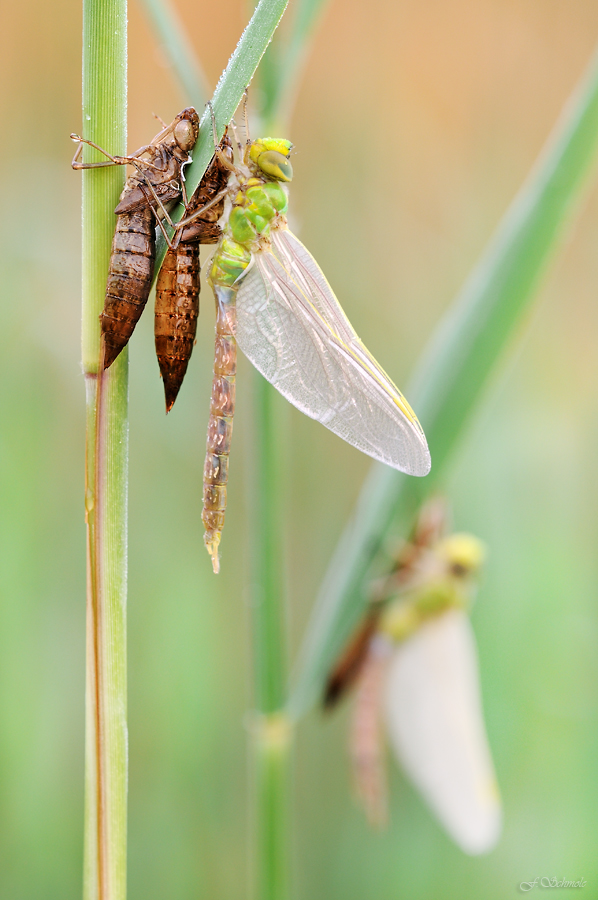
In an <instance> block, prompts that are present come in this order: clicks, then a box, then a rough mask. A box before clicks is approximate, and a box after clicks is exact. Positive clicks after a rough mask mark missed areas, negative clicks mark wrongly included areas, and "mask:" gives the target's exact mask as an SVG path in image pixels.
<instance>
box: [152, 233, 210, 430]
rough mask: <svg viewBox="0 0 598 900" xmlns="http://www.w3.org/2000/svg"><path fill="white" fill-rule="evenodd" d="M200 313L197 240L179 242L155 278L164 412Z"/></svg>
mask: <svg viewBox="0 0 598 900" xmlns="http://www.w3.org/2000/svg"><path fill="white" fill-rule="evenodd" d="M198 315H199V244H198V243H187V242H185V243H183V242H181V243H180V244H179V246H178V247H177V249H176V250H171V249H169V250H168V251H167V253H166V256H165V257H164V262H163V263H162V268H161V269H160V274H159V275H158V280H157V282H156V308H155V320H154V335H155V340H156V355H157V357H158V365H159V366H160V373H161V375H162V378H163V380H164V393H165V397H166V412H169V411H170V409H171V408H172V405H173V403H174V401H175V400H176V397H177V394H178V392H179V388H180V386H181V384H182V382H183V378H184V377H185V373H186V371H187V366H188V365H189V359H190V358H191V353H192V351H193V343H194V341H195V333H196V331H197V317H198Z"/></svg>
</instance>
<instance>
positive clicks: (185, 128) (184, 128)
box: [171, 106, 199, 153]
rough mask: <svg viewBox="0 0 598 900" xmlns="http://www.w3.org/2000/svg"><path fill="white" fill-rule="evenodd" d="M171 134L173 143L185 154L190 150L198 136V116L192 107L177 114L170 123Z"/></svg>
mask: <svg viewBox="0 0 598 900" xmlns="http://www.w3.org/2000/svg"><path fill="white" fill-rule="evenodd" d="M171 127H172V134H173V137H174V139H175V142H176V143H177V144H178V146H179V147H180V148H181V150H184V151H185V152H186V153H187V152H188V151H189V150H192V149H193V147H194V146H195V142H196V140H197V135H198V134H199V116H198V115H197V112H196V110H195V109H194V108H193V107H192V106H188V107H187V108H186V109H184V110H183V111H182V112H180V113H179V114H178V116H177V117H176V119H175V120H174V122H173V123H172V126H171Z"/></svg>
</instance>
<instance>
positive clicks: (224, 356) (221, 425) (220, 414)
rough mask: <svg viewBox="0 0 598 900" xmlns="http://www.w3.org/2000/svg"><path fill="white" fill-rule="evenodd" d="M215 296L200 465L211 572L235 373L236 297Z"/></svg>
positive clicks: (220, 523) (222, 291)
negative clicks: (203, 451)
mask: <svg viewBox="0 0 598 900" xmlns="http://www.w3.org/2000/svg"><path fill="white" fill-rule="evenodd" d="M214 292H215V295H216V340H215V347H214V377H213V380H212V396H211V400H210V420H209V424H208V439H207V446H206V459H205V463H204V476H203V478H204V483H203V512H202V516H201V518H202V521H203V524H204V528H205V534H204V542H205V545H206V548H207V550H208V553H209V554H210V556H211V558H212V566H213V569H214V572H218V570H219V568H220V564H219V560H218V545H219V543H220V536H221V534H222V529H223V527H224V515H225V512H226V485H227V482H228V458H229V453H230V442H231V436H232V430H233V416H234V412H235V387H236V385H235V382H236V373H237V342H236V340H235V329H236V316H237V314H236V306H235V303H236V295H237V292H236V290H235V289H234V288H230V287H223V286H214Z"/></svg>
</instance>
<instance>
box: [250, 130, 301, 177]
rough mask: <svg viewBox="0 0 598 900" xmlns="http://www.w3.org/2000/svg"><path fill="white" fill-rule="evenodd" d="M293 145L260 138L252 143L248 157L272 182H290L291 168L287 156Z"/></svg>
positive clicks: (280, 140)
mask: <svg viewBox="0 0 598 900" xmlns="http://www.w3.org/2000/svg"><path fill="white" fill-rule="evenodd" d="M292 149H293V145H292V144H291V142H290V141H286V140H283V139H282V138H271V137H267V138H260V139H259V140H257V141H253V142H252V143H251V146H250V148H249V157H250V159H251V161H252V162H253V163H255V165H256V166H257V168H258V169H259V170H260V172H262V173H263V174H264V175H267V176H268V178H272V179H273V180H274V181H292V179H293V167H292V166H291V164H290V162H289V156H290V154H291V150H292Z"/></svg>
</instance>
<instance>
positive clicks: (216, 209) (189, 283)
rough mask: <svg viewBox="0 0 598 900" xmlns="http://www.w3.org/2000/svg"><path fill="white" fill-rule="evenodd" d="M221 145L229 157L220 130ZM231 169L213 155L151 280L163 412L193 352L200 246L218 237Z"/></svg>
mask: <svg viewBox="0 0 598 900" xmlns="http://www.w3.org/2000/svg"><path fill="white" fill-rule="evenodd" d="M220 150H221V151H222V152H223V153H224V154H225V156H226V157H227V158H229V159H231V160H232V148H231V143H230V140H229V138H228V137H227V136H226V135H225V136H224V138H223V139H222V142H221V144H220ZM229 174H230V170H229V169H228V168H227V167H226V165H225V164H224V163H223V162H222V159H221V158H220V157H219V156H218V154H216V155H215V156H214V158H213V159H212V162H211V163H210V165H209V166H208V168H207V170H206V172H205V174H204V176H203V178H202V180H201V182H200V183H199V185H198V187H197V189H196V190H195V193H194V194H193V196H192V197H191V200H190V201H189V203H188V204H187V207H186V209H185V216H184V220H183V221H185V222H187V221H188V220H189V219H191V221H190V222H189V224H187V225H183V226H182V227H181V228H180V229H179V230H178V231H177V233H176V235H175V239H174V240H173V245H174V246H173V247H171V248H169V249H168V250H167V251H166V256H165V257H164V262H163V263H162V268H161V269H160V273H159V275H158V279H157V282H156V307H155V318H154V336H155V340H156V355H157V357H158V365H159V366H160V373H161V375H162V379H163V381H164V394H165V399H166V412H169V411H170V410H171V409H172V406H173V404H174V402H175V400H176V398H177V395H178V392H179V390H180V387H181V384H182V383H183V378H184V377H185V373H186V371H187V366H188V364H189V359H190V357H191V353H192V352H193V344H194V342H195V332H196V330H197V316H198V315H199V290H200V281H199V272H200V265H199V245H200V244H215V243H217V242H218V240H219V239H220V235H221V230H220V226H219V225H218V219H219V218H220V217H221V215H222V211H223V208H224V189H225V188H226V184H227V181H228V177H229Z"/></svg>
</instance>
